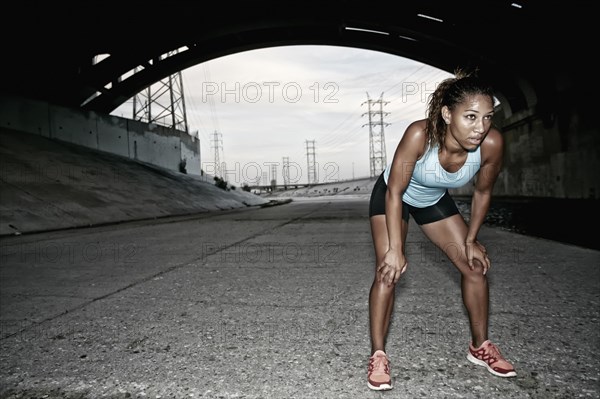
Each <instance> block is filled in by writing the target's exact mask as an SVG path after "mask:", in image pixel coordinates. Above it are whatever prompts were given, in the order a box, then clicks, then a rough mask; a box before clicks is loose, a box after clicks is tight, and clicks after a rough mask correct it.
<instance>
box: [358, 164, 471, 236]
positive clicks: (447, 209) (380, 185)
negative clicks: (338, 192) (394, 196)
mask: <svg viewBox="0 0 600 399" xmlns="http://www.w3.org/2000/svg"><path fill="white" fill-rule="evenodd" d="M386 191H387V184H385V180H384V179H383V173H382V174H381V175H379V178H378V179H377V181H376V182H375V185H374V186H373V191H372V192H371V199H370V201H369V217H371V216H375V215H385V193H386ZM457 213H460V212H459V211H458V208H457V207H456V203H455V202H454V200H453V199H452V197H451V196H450V194H449V193H448V191H446V194H444V196H443V197H442V198H440V200H439V201H438V202H437V203H436V204H434V205H431V206H427V207H425V208H418V207H416V206H412V205H409V204H407V203H406V202H404V201H402V219H404V220H405V221H407V222H408V215H409V214H410V215H412V217H413V218H414V219H415V222H417V224H419V225H422V224H427V223H433V222H437V221H438V220H442V219H445V218H447V217H450V216H452V215H456V214H457Z"/></svg>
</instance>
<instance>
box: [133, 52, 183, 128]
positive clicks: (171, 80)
mask: <svg viewBox="0 0 600 399" xmlns="http://www.w3.org/2000/svg"><path fill="white" fill-rule="evenodd" d="M178 51H179V50H176V51H171V52H169V53H167V54H166V55H165V56H164V57H165V58H168V57H170V56H172V55H174V54H177V52H178ZM140 69H142V68H141V67H137V68H136V72H137V71H138V70H140ZM133 119H134V120H137V121H142V122H147V123H157V124H159V125H163V126H166V127H169V128H171V129H177V130H181V131H184V132H186V133H189V130H188V124H187V115H186V110H185V99H184V93H183V77H182V74H181V71H179V72H177V73H175V74H173V75H170V76H168V77H166V78H164V79H162V80H160V81H158V82H156V83H154V84H152V85H151V86H149V87H147V88H146V89H145V90H143V91H141V92H139V93H137V94H136V95H135V96H134V97H133Z"/></svg>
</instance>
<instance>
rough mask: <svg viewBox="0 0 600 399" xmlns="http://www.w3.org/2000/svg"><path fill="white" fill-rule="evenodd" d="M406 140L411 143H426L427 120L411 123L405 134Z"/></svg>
mask: <svg viewBox="0 0 600 399" xmlns="http://www.w3.org/2000/svg"><path fill="white" fill-rule="evenodd" d="M404 138H406V141H411V142H415V141H417V142H425V141H426V140H427V119H419V120H418V121H414V122H411V123H410V125H408V127H407V128H406V131H405V132H404V136H403V139H404Z"/></svg>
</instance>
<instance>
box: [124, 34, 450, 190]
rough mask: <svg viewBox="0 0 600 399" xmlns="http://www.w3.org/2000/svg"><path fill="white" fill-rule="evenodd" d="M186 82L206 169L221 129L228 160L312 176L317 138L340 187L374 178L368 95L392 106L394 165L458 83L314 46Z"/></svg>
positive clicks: (279, 51)
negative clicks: (414, 131) (415, 130)
mask: <svg viewBox="0 0 600 399" xmlns="http://www.w3.org/2000/svg"><path fill="white" fill-rule="evenodd" d="M182 75H183V80H184V90H185V100H186V109H187V120H188V124H189V126H190V130H191V131H198V133H199V137H200V140H201V149H202V154H201V156H202V159H203V161H205V162H211V161H213V160H214V146H212V142H213V133H214V132H215V131H218V132H219V133H220V134H221V138H222V154H221V155H220V160H223V159H225V160H226V162H228V163H231V164H236V163H237V164H239V165H243V164H248V163H253V164H255V163H256V164H261V165H262V164H264V163H267V164H268V163H279V164H281V163H282V159H283V157H289V159H290V160H291V161H293V162H296V163H297V164H298V165H301V166H302V167H303V168H304V175H306V165H307V158H306V140H315V148H316V158H317V162H318V163H319V164H320V165H324V164H331V163H333V164H335V165H336V166H337V167H338V172H339V173H338V175H339V178H340V179H349V178H352V176H353V175H354V176H355V177H357V178H358V177H366V176H369V173H370V166H369V129H368V126H365V124H367V123H368V118H367V117H366V115H365V113H366V112H367V110H368V107H367V105H366V101H367V95H368V96H370V97H371V99H375V100H376V99H378V98H380V96H381V95H383V97H382V99H383V100H384V101H386V102H387V103H386V104H385V106H384V107H383V108H382V110H383V111H384V112H388V113H389V114H387V115H385V119H384V122H385V123H389V124H390V125H388V126H386V127H385V130H384V134H385V139H386V152H387V157H388V160H389V161H391V156H392V155H393V153H394V150H395V146H396V144H397V143H398V141H399V139H400V137H401V136H402V133H403V132H404V129H405V128H406V126H408V124H409V123H410V122H411V121H412V120H414V119H420V118H423V117H425V107H426V100H427V94H428V93H429V92H431V91H433V90H434V89H435V86H436V85H437V83H439V82H441V80H443V79H444V78H446V77H449V76H451V74H450V73H448V72H445V71H441V70H439V69H437V68H434V67H431V66H427V65H424V64H422V63H420V62H417V61H413V60H409V59H406V58H402V57H399V56H396V55H391V54H386V53H382V52H378V51H372V50H363V49H357V48H349V47H333V46H312V45H311V46H284V47H273V48H266V49H259V50H252V51H246V52H242V53H238V54H232V55H228V56H224V57H220V58H217V59H214V60H211V61H208V62H205V63H202V64H199V65H196V66H194V67H191V68H188V69H186V70H184V71H182ZM126 107H127V104H126V105H125V106H123V107H120V108H119V109H117V110H116V111H115V112H114V113H113V114H115V115H120V114H121V113H123V112H126ZM123 116H126V117H127V115H125V114H123ZM278 173H279V174H280V176H281V167H280V168H279V172H278ZM279 180H282V179H279ZM302 182H304V181H302ZM241 183H243V182H237V184H241Z"/></svg>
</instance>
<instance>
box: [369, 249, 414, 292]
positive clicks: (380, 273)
mask: <svg viewBox="0 0 600 399" xmlns="http://www.w3.org/2000/svg"><path fill="white" fill-rule="evenodd" d="M407 267H408V262H407V261H406V258H405V257H404V254H402V253H399V252H398V251H396V250H394V249H389V250H388V251H387V252H386V253H385V255H384V256H383V260H382V261H381V263H380V264H379V265H378V266H377V281H379V282H385V283H387V284H388V285H390V286H391V285H392V284H396V283H397V282H398V280H399V279H400V276H401V275H402V274H403V273H404V272H405V271H406V268H407Z"/></svg>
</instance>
